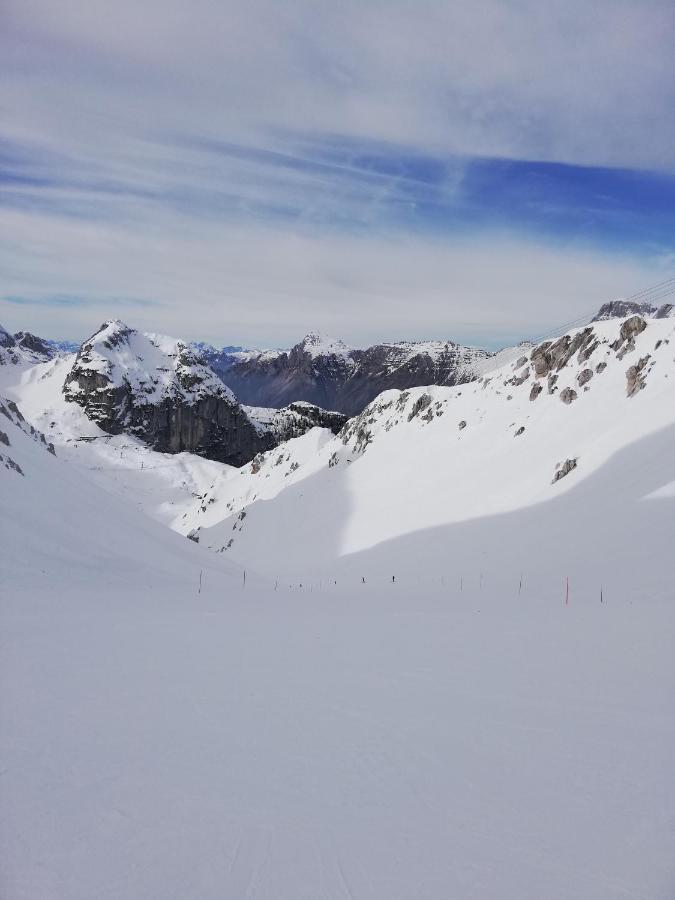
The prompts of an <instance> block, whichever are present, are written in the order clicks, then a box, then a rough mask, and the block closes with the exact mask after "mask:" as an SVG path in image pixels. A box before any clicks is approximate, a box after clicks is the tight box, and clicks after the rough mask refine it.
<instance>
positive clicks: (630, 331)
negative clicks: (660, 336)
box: [619, 316, 647, 341]
mask: <svg viewBox="0 0 675 900" xmlns="http://www.w3.org/2000/svg"><path fill="white" fill-rule="evenodd" d="M646 327H647V323H646V322H645V320H644V319H643V318H642V316H631V317H630V319H626V321H625V322H624V323H623V324H622V325H621V329H620V331H619V337H620V338H621V340H622V341H629V340H631V339H632V338H634V337H635V336H636V335H638V334H641V332H643V331H644V330H645V328H646Z"/></svg>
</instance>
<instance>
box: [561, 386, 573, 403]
mask: <svg viewBox="0 0 675 900" xmlns="http://www.w3.org/2000/svg"><path fill="white" fill-rule="evenodd" d="M560 399H561V400H562V402H563V403H565V404H566V405H567V406H569V405H570V403H572V402H573V401H574V400H576V399H577V392H576V391H575V390H573V389H572V388H570V387H566V388H564V390H562V391H560Z"/></svg>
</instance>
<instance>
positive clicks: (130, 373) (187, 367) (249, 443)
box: [63, 321, 270, 465]
mask: <svg viewBox="0 0 675 900" xmlns="http://www.w3.org/2000/svg"><path fill="white" fill-rule="evenodd" d="M63 392H64V395H65V398H66V400H68V401H70V402H72V403H78V404H79V405H80V406H81V407H82V408H83V409H84V411H85V413H86V414H87V416H88V417H89V418H90V419H91V420H92V421H94V422H96V424H97V425H98V426H99V427H100V428H101V429H102V430H103V431H107V432H108V433H110V434H121V433H129V434H132V435H135V436H136V437H138V438H140V439H141V440H143V441H145V442H146V443H148V444H149V445H150V446H151V447H152V448H153V449H155V450H159V451H162V452H166V453H179V452H181V451H184V450H186V451H189V452H191V453H196V454H198V455H200V456H205V457H207V458H208V459H215V460H219V461H220V462H226V463H229V464H231V465H243V464H244V463H245V462H247V461H248V460H250V459H252V458H253V457H254V456H255V455H256V453H258V452H260V451H261V450H263V449H266V448H267V446H268V445H269V443H270V442H269V438H268V437H266V436H265V435H263V434H261V433H260V431H259V429H258V428H256V427H255V425H254V423H253V422H251V420H250V419H249V417H248V416H247V415H246V413H245V411H244V410H243V409H242V407H241V406H240V404H239V403H238V402H237V400H236V398H235V397H234V395H233V394H232V392H231V391H230V390H228V388H226V387H225V385H224V384H223V383H222V382H221V381H220V379H219V378H218V377H217V376H216V375H215V374H214V373H213V372H212V371H211V369H209V367H208V366H207V365H206V364H205V362H204V360H203V359H202V358H200V357H199V355H198V354H197V352H196V351H195V350H194V349H192V348H191V347H189V346H188V345H187V344H185V343H183V342H182V341H177V340H175V339H173V338H167V337H163V336H161V335H145V334H141V333H140V332H138V331H134V330H133V329H131V328H128V327H127V326H126V325H125V324H124V323H123V322H120V321H109V322H105V323H104V324H103V325H102V326H101V328H100V329H99V331H97V332H96V334H94V335H92V337H91V338H89V340H87V341H85V342H84V343H83V344H82V346H81V347H80V350H79V352H78V354H77V357H76V359H75V363H74V364H73V367H72V369H71V371H70V373H69V374H68V376H67V378H66V381H65V384H64V387H63Z"/></svg>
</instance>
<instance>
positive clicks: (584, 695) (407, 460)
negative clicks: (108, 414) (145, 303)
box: [0, 317, 675, 900]
mask: <svg viewBox="0 0 675 900" xmlns="http://www.w3.org/2000/svg"><path fill="white" fill-rule="evenodd" d="M151 343H152V342H151ZM157 344H160V345H161V346H160V347H158V346H156V345H157ZM162 347H166V345H165V344H164V342H163V340H156V341H154V343H152V345H151V347H150V348H148V347H146V352H147V353H148V354H152V355H153V358H155V356H154V355H155V354H159V352H160V350H161V349H162ZM104 349H105V348H104ZM162 352H164V350H162ZM514 356H515V358H514ZM144 361H146V360H144ZM108 362H110V363H111V364H113V363H114V364H117V359H114V360H108ZM175 362H176V360H175V359H170V360H169V361H168V362H167V363H166V364H165V363H162V366H166V367H167V368H168V366H169V365H174V364H175ZM484 362H485V366H484V367H483V369H482V371H481V374H480V380H477V381H474V382H472V383H468V384H463V385H458V386H454V387H442V386H441V387H438V386H422V387H416V388H412V389H410V390H404V391H399V390H390V391H387V392H385V393H384V394H382V395H380V396H379V397H378V398H376V400H374V401H373V402H372V403H371V404H369V406H368V407H367V408H366V409H365V410H364V411H363V412H362V414H361V415H359V416H358V417H357V418H355V419H354V420H352V421H350V422H349V423H347V425H346V426H345V427H344V428H343V429H342V431H341V432H340V434H339V435H338V436H335V435H333V434H332V433H331V431H330V430H327V429H321V428H313V429H311V430H309V431H308V432H307V433H305V434H304V435H301V436H300V437H298V438H294V439H292V440H289V441H286V442H283V443H282V444H280V445H279V446H278V447H277V448H275V449H274V450H273V451H271V452H265V453H264V454H261V455H258V456H257V457H256V458H255V459H254V460H252V461H251V462H250V463H249V464H247V465H246V466H245V467H243V468H242V469H236V468H233V467H230V466H228V465H226V464H223V463H219V462H216V461H212V460H208V459H204V458H202V457H200V456H196V455H194V454H192V453H177V454H165V453H160V452H157V451H156V450H153V449H152V448H150V447H149V446H148V445H147V444H146V443H145V442H143V441H141V440H140V439H139V438H137V437H134V436H131V435H128V434H116V435H111V434H108V433H106V432H104V431H102V430H101V428H99V426H98V425H97V424H96V423H95V422H93V421H92V420H91V419H90V418H89V417H88V416H87V415H86V413H85V411H84V408H83V407H82V406H80V404H79V403H77V402H70V401H66V399H65V396H64V394H63V391H62V387H63V383H64V381H65V379H66V377H67V375H68V374H69V373H70V371H71V369H72V366H73V363H74V359H73V357H68V358H66V357H61V356H59V357H56V358H54V359H53V360H50V361H47V362H43V363H40V364H37V365H33V366H31V367H28V368H25V369H24V368H22V367H21V366H7V367H5V370H4V371H2V372H1V373H0V377H2V379H3V385H4V386H3V389H2V391H0V393H2V395H3V396H5V395H6V396H7V397H8V400H4V399H3V400H1V401H0V432H2V436H0V454H1V455H2V457H3V462H5V463H6V460H8V459H11V460H12V464H7V463H6V464H5V465H2V464H0V498H1V499H0V526H1V528H2V541H1V542H0V546H1V549H2V579H1V581H2V589H1V590H0V607H1V613H2V623H3V627H2V629H0V658H1V659H2V672H3V678H2V688H1V692H2V698H1V699H2V735H3V740H2V747H1V748H0V753H1V756H2V759H1V767H2V798H3V802H2V805H1V807H0V832H1V833H2V843H3V857H2V866H1V875H0V881H1V882H2V894H3V898H4V897H5V896H6V897H7V898H8V900H14V898H29V897H30V898H33V897H40V898H42V897H54V898H65V897H67V898H68V900H90V898H91V897H100V896H107V895H110V896H114V897H115V898H118V900H131V898H137V897H161V898H173V897H176V898H182V897H184V896H186V895H189V896H192V895H194V894H195V893H197V894H198V895H199V896H200V897H201V898H204V900H220V898H222V897H244V896H248V897H250V898H251V900H270V898H275V900H276V898H284V900H285V898H289V900H291V898H292V900H295V898H298V897H312V898H315V897H316V898H319V897H320V898H329V897H330V898H343V897H349V896H351V897H354V898H361V897H386V898H387V900H408V898H410V897H425V898H426V897H428V898H438V897H446V896H451V897H457V898H464V897H478V896H479V897H480V898H481V900H503V898H509V900H511V898H518V900H539V898H542V897H560V898H563V897H564V898H568V897H583V898H585V900H610V898H615V897H619V896H623V897H629V896H630V897H638V896H639V897H645V898H646V897H649V898H654V900H656V898H664V900H665V898H666V897H670V895H671V893H672V891H671V886H672V884H673V879H674V878H675V864H674V862H673V861H674V860H675V852H674V848H675V842H674V837H673V830H672V828H671V827H670V826H671V823H672V810H673V808H674V806H675V785H674V784H673V779H672V759H673V754H674V753H675V717H674V716H673V696H674V694H675V667H674V665H673V653H672V647H673V636H674V635H675V605H674V604H673V587H672V586H673V584H674V583H675V568H674V563H673V552H672V550H673V521H675V517H674V515H673V509H674V507H673V504H674V503H675V453H674V452H673V448H674V447H675V320H673V319H660V320H657V319H653V318H650V319H644V320H641V319H639V318H638V319H635V318H634V317H631V318H630V319H628V320H625V321H616V320H610V321H604V322H600V323H597V324H594V325H593V326H591V327H589V328H587V329H577V330H575V331H573V332H571V333H570V334H568V335H565V336H563V337H561V338H560V339H556V340H552V341H549V342H545V343H544V344H542V345H538V346H536V347H531V348H527V349H523V348H522V347H520V348H513V349H511V350H509V351H505V352H504V353H502V354H500V355H499V356H498V357H497V358H495V359H491V360H489V361H484ZM131 368H132V369H133V370H134V371H136V369H135V364H134V365H132V366H131ZM103 371H104V372H107V371H108V369H105V368H104V369H103ZM151 372H155V370H151ZM146 374H147V373H146ZM160 376H162V377H164V376H166V377H167V378H169V377H170V373H169V372H163V373H162V372H160V375H155V377H157V378H158V381H159V382H160V384H157V385H155V384H153V386H152V387H151V390H152V392H153V394H154V393H155V391H157V392H158V393H162V392H163V390H164V388H163V386H162V384H163V383H162V379H161V377H160ZM141 380H142V381H144V382H147V379H146V378H145V377H142V378H141ZM134 383H135V384H136V383H137V384H138V387H139V390H140V391H141V392H143V385H141V384H140V381H139V382H134ZM145 386H146V387H150V385H149V384H147V383H146V385H145ZM105 389H106V388H104V390H105ZM171 390H173V389H171ZM169 394H170V391H169ZM162 395H163V393H162ZM148 396H149V395H148ZM11 404H16V405H11ZM3 410H4V411H3ZM249 414H250V415H253V413H252V412H251V413H249ZM257 415H258V416H259V419H258V420H257V421H258V422H259V424H260V423H261V421H262V420H263V419H264V418H265V416H267V417H269V416H270V415H271V416H272V418H274V416H275V415H276V414H275V413H272V414H270V413H269V412H265V411H260V410H258V411H257ZM31 429H32V430H31ZM39 432H43V433H44V435H45V437H44V440H43V438H42V437H41V436H40V433H39ZM50 442H53V444H54V446H55V451H56V453H55V455H54V454H53V453H51V452H50V451H49V443H50ZM167 525H168V526H171V527H167ZM197 528H198V529H199V531H196V533H195V530H196V529H197ZM176 532H179V533H176ZM187 534H191V536H192V537H193V538H195V537H197V538H198V539H199V540H198V542H195V541H194V540H186V539H185V536H186V535H187ZM213 550H217V551H221V550H222V552H215V553H214V552H212V551H213ZM261 570H264V571H263V574H262V575H261V574H259V573H260V572H261ZM265 573H267V574H265Z"/></svg>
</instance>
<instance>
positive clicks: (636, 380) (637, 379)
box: [626, 354, 650, 397]
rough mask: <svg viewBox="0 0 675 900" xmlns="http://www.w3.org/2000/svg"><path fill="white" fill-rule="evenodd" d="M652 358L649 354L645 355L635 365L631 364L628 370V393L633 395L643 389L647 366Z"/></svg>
mask: <svg viewBox="0 0 675 900" xmlns="http://www.w3.org/2000/svg"><path fill="white" fill-rule="evenodd" d="M649 360H650V356H649V354H647V355H646V356H643V357H642V358H641V359H640V360H639V362H637V363H636V364H635V365H634V366H629V368H628V370H627V371H626V394H627V395H628V396H629V397H632V396H633V395H634V394H637V392H638V391H641V390H642V389H643V388H644V387H645V385H646V383H647V382H646V372H645V371H644V370H645V367H646V365H647V363H648V362H649Z"/></svg>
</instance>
